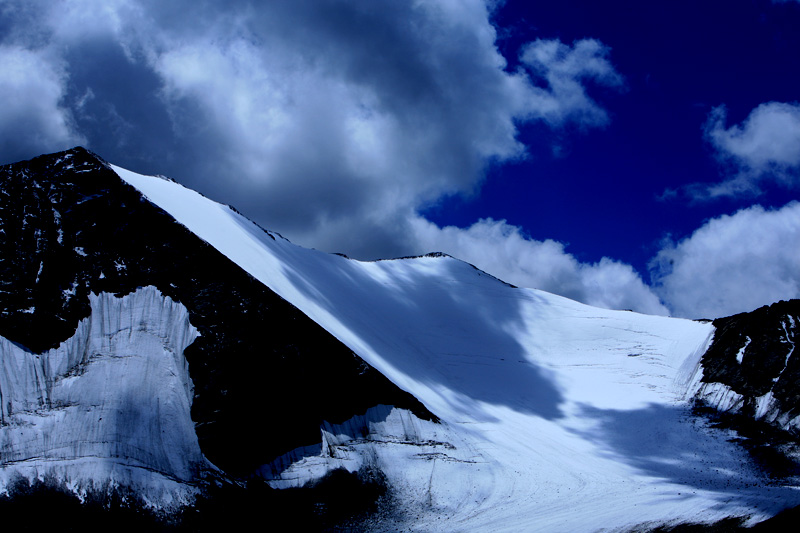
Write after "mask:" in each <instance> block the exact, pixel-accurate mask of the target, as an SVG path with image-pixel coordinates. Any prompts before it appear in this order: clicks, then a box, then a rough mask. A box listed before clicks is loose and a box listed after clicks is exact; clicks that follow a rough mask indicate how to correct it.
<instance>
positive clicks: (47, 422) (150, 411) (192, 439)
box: [0, 287, 210, 507]
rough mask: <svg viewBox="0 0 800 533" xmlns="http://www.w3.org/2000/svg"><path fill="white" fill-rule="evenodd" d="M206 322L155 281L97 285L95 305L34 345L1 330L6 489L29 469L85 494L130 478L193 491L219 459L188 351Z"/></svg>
mask: <svg viewBox="0 0 800 533" xmlns="http://www.w3.org/2000/svg"><path fill="white" fill-rule="evenodd" d="M196 336H197V330H196V329H195V328H194V327H193V326H192V325H191V324H190V323H189V318H188V314H187V311H186V308H185V307H183V306H182V305H181V304H179V303H177V302H174V301H172V300H171V299H170V298H167V297H165V296H163V295H162V294H161V293H160V292H159V291H158V290H156V289H154V288H153V287H145V288H142V289H139V290H138V291H136V292H135V293H133V294H129V295H127V296H124V297H122V298H116V297H115V296H114V295H111V294H100V295H94V294H92V295H91V315H90V316H89V318H87V319H84V320H82V321H81V322H80V323H79V325H78V328H77V331H76V332H75V335H74V336H73V337H72V338H70V339H68V340H67V341H65V342H63V343H62V344H61V345H60V346H59V347H57V348H55V349H52V350H49V351H46V352H44V353H41V354H34V353H31V352H29V351H27V350H26V349H24V348H23V347H21V346H18V345H16V344H14V343H11V342H10V341H8V340H7V339H5V338H2V337H0V399H1V401H0V403H1V404H2V405H1V410H0V415H1V418H0V490H6V489H7V485H8V484H9V483H10V482H13V481H14V480H15V478H17V477H19V476H21V477H22V478H27V479H34V478H37V479H40V480H44V479H47V480H51V481H52V480H55V481H56V482H59V483H63V484H64V485H65V486H67V487H69V488H70V489H72V490H73V491H75V492H76V493H77V494H79V495H82V496H85V495H86V493H87V492H90V491H101V492H102V491H105V490H110V489H114V488H117V487H123V488H125V489H129V490H132V491H135V492H137V493H138V494H139V495H140V496H141V497H142V498H143V499H144V500H145V501H146V502H148V503H151V504H153V505H158V506H162V507H164V506H165V507H170V506H173V505H177V504H181V503H186V502H187V501H191V499H192V497H193V495H194V494H195V493H196V489H195V488H194V483H195V482H196V481H197V479H198V475H199V473H200V470H201V469H204V468H209V467H210V465H209V463H208V462H207V461H206V460H205V458H204V457H203V455H202V453H201V452H200V448H199V446H198V443H197V436H196V435H195V432H194V424H193V422H192V420H191V417H190V408H191V403H192V398H193V386H192V381H191V379H190V378H189V372H188V365H187V363H186V359H185V358H184V356H183V351H184V349H185V348H186V347H187V346H188V345H189V344H190V343H191V342H192V341H193V340H194V339H195V337H196Z"/></svg>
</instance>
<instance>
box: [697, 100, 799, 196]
mask: <svg viewBox="0 0 800 533" xmlns="http://www.w3.org/2000/svg"><path fill="white" fill-rule="evenodd" d="M726 121H727V111H726V109H725V107H724V106H720V107H718V108H715V109H714V110H713V111H712V112H711V114H710V116H709V119H708V122H707V123H706V125H705V135H706V138H707V139H708V140H709V142H710V143H711V144H712V146H713V147H714V148H715V149H716V151H717V157H718V158H719V159H720V161H721V162H722V163H723V164H724V165H727V167H728V169H729V171H730V172H731V174H732V176H731V177H730V178H729V179H727V180H726V181H724V182H722V183H719V184H715V185H713V186H711V187H706V188H704V189H702V190H701V189H696V192H697V195H699V196H701V197H702V196H706V197H717V196H733V195H740V194H758V193H759V192H760V186H761V185H762V184H763V183H764V182H768V181H771V182H777V183H779V184H782V185H784V186H796V185H797V184H798V183H800V104H797V103H793V104H788V103H782V102H768V103H764V104H761V105H759V106H758V107H756V108H755V109H753V111H752V112H751V113H750V115H749V116H748V117H747V118H746V119H745V120H744V122H743V123H742V124H740V125H733V126H730V127H726Z"/></svg>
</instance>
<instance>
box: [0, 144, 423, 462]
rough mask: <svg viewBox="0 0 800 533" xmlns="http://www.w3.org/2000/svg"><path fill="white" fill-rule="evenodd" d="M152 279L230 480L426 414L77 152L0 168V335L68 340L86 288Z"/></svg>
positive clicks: (27, 342) (212, 447)
mask: <svg viewBox="0 0 800 533" xmlns="http://www.w3.org/2000/svg"><path fill="white" fill-rule="evenodd" d="M148 285H153V286H155V287H157V288H158V289H159V290H160V291H161V292H162V293H163V294H164V295H166V296H169V297H170V298H172V299H173V300H176V301H179V302H181V303H182V304H183V305H184V306H186V308H187V309H188V310H189V313H190V320H191V322H192V324H193V325H194V326H195V327H196V328H197V329H198V330H199V332H200V335H201V336H200V337H199V338H198V339H197V340H196V341H195V342H194V343H193V344H192V345H191V346H189V348H188V349H187V350H186V358H187V360H188V362H189V371H190V375H191V378H192V380H193V382H194V385H195V398H194V404H193V406H192V417H193V419H194V421H195V422H196V428H197V434H198V438H199V441H200V447H201V449H202V451H203V453H204V454H205V455H206V457H208V458H209V460H211V461H212V462H213V463H214V464H216V465H217V466H218V467H220V468H221V469H222V470H224V471H225V472H226V473H227V474H229V475H231V476H233V477H246V476H249V475H250V474H251V473H252V472H253V470H254V469H255V468H256V467H257V466H259V465H261V464H264V463H267V462H269V461H271V460H272V459H273V458H275V457H277V456H279V455H281V454H283V453H286V452H288V451H290V450H292V449H294V448H296V447H298V446H304V445H310V444H314V443H317V442H319V441H320V431H319V427H320V424H321V422H322V421H323V420H327V421H329V422H332V423H341V422H343V421H345V420H347V419H349V418H351V417H352V416H354V415H356V414H363V413H364V412H365V411H366V410H367V409H368V408H370V407H373V406H375V405H378V404H386V405H394V406H398V407H404V408H407V409H411V410H412V411H414V412H415V413H416V414H417V415H418V416H420V417H421V418H426V419H433V418H435V417H434V416H433V415H432V414H431V413H430V412H428V411H427V410H426V409H425V408H424V406H422V404H420V403H419V402H418V401H417V400H416V399H415V398H414V397H413V396H411V395H410V394H408V393H406V392H404V391H402V390H400V389H399V388H397V387H396V386H395V385H393V384H392V383H391V382H390V381H388V380H387V379H386V378H385V377H384V376H383V375H381V374H380V373H379V372H377V371H376V370H374V369H373V368H371V367H370V366H369V365H367V364H366V363H365V362H364V361H363V360H361V359H360V358H359V357H357V356H356V355H354V354H353V353H352V352H351V351H350V350H349V349H348V348H347V347H346V346H344V345H343V344H342V343H340V342H339V341H338V340H337V339H336V338H334V337H333V336H331V335H330V334H329V333H328V332H326V331H325V330H324V329H322V328H321V327H319V326H318V325H317V324H316V323H314V322H313V321H311V320H310V319H309V318H308V317H306V316H305V315H304V314H302V313H301V312H300V311H299V310H297V309H296V308H295V307H294V306H292V305H291V304H289V303H288V302H286V301H285V300H283V299H282V298H280V297H279V296H277V295H276V294H275V293H273V292H272V291H270V290H269V289H268V288H266V287H265V286H264V285H262V284H261V283H259V282H258V281H256V280H255V279H253V278H252V277H251V276H250V275H249V274H247V273H245V272H244V271H242V270H241V269H240V268H239V267H238V266H236V265H235V264H234V263H232V262H231V261H230V260H228V259H227V258H226V257H224V256H223V255H221V254H220V253H219V252H217V251H216V250H215V249H213V248H212V247H211V246H209V245H208V244H207V243H205V242H204V241H202V240H200V239H199V238H198V237H196V236H195V235H194V234H192V233H190V232H189V231H188V230H187V229H186V228H184V227H183V226H181V225H180V224H178V223H177V222H175V221H174V219H172V218H171V217H170V216H169V215H167V214H166V213H165V212H163V211H162V210H160V209H159V208H157V207H156V206H154V205H153V204H151V203H150V202H148V201H147V200H146V199H145V198H144V197H143V196H142V195H141V194H140V193H139V192H138V191H136V190H135V189H133V188H132V187H130V186H129V185H127V184H126V183H125V182H123V181H122V180H121V179H120V178H119V177H118V176H117V175H116V174H115V173H114V172H113V171H112V170H110V168H108V167H107V166H106V164H105V163H104V162H103V161H102V160H100V159H99V158H98V157H97V156H95V155H94V154H92V153H90V152H88V151H87V150H85V149H82V148H75V149H72V150H69V151H67V152H63V153H59V154H53V155H47V156H41V157H38V158H36V159H32V160H30V161H25V162H21V163H16V164H13V165H7V166H3V167H0V335H2V336H4V337H6V338H7V339H9V340H11V341H13V342H15V343H18V344H19V345H21V346H23V347H25V348H27V349H28V350H29V351H31V352H33V353H38V352H41V351H43V350H46V349H49V348H52V347H55V346H57V345H58V344H59V343H60V342H62V341H63V340H65V339H67V338H69V337H70V336H71V335H72V334H73V333H74V331H75V328H76V326H77V324H78V322H79V321H80V320H81V319H83V318H85V317H87V316H88V315H89V312H90V308H89V299H88V295H89V294H90V293H91V292H94V293H100V292H110V293H114V294H116V295H117V296H122V295H124V294H127V293H130V292H132V291H134V290H135V289H136V288H137V287H142V286H148Z"/></svg>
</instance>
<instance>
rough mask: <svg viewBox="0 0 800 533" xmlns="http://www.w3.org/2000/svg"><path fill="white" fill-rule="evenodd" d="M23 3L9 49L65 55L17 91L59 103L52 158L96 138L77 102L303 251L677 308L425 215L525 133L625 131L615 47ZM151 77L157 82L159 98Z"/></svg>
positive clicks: (601, 270) (321, 3) (465, 21)
mask: <svg viewBox="0 0 800 533" xmlns="http://www.w3.org/2000/svg"><path fill="white" fill-rule="evenodd" d="M5 8H7V11H8V13H11V12H13V13H12V14H13V16H14V17H16V18H17V20H18V21H19V26H17V27H15V28H12V29H13V30H14V31H11V32H9V33H8V34H7V35H6V36H5V38H4V39H5V42H9V43H11V42H13V43H15V46H17V47H26V48H27V49H28V51H24V50H22V48H19V50H22V52H23V53H27V54H33V55H30V56H29V59H28V62H29V63H31V62H32V61H33V57H34V56H35V53H34V52H31V51H30V50H33V49H34V48H36V47H38V48H36V49H41V50H47V53H48V54H50V57H52V58H55V59H57V60H59V61H60V63H54V62H53V61H48V62H44V63H42V65H43V66H38V67H35V68H28V67H26V68H25V69H23V70H25V71H26V72H27V74H26V76H39V78H40V79H39V80H37V81H36V83H35V85H36V87H37V88H38V90H39V91H44V92H45V94H34V95H33V96H36V97H35V98H33V97H31V98H26V96H25V91H24V88H25V87H24V84H23V85H19V90H17V94H18V96H19V98H20V102H19V108H20V109H29V110H30V109H31V108H32V107H35V106H40V107H41V108H40V109H38V110H36V112H34V113H30V112H29V111H26V114H27V115H29V116H36V117H40V119H39V120H40V122H39V123H37V124H38V126H35V127H32V128H30V131H33V132H35V133H37V134H38V135H40V137H39V138H40V139H41V143H40V144H41V145H40V147H39V148H37V149H38V150H39V151H55V150H58V149H61V148H63V147H65V144H64V143H65V142H66V143H67V144H74V142H75V141H74V139H77V138H78V136H77V135H76V134H75V133H74V132H73V129H71V127H70V121H69V118H70V113H69V111H68V110H67V109H66V108H64V107H59V106H63V105H64V103H63V102H64V100H65V98H64V96H65V94H66V93H67V91H68V90H72V91H73V93H72V94H71V98H69V99H68V100H69V101H70V102H71V103H72V107H73V109H72V111H73V114H74V116H76V117H78V118H79V120H80V124H81V126H82V127H84V128H85V130H84V133H85V135H86V137H87V138H88V140H89V143H90V147H92V145H91V143H92V141H93V140H94V141H95V142H101V141H103V140H105V139H106V138H107V137H108V136H109V131H111V130H109V125H110V124H111V125H115V126H113V132H116V134H117V135H119V134H120V132H123V133H124V137H125V139H124V151H123V152H121V153H122V154H124V155H125V157H130V156H131V154H132V153H136V152H137V151H138V152H141V153H139V154H137V155H136V157H139V158H141V159H153V158H158V157H161V158H163V160H164V161H172V164H173V168H175V169H177V172H173V175H174V177H175V178H177V179H179V180H181V181H182V182H184V183H185V184H186V185H188V186H191V187H195V188H199V189H201V190H202V191H203V192H205V193H206V194H208V195H210V196H212V197H214V198H216V199H219V200H222V201H225V202H229V203H233V204H235V205H237V207H240V208H241V209H242V210H243V211H244V212H246V213H247V214H248V215H249V216H252V217H254V218H256V219H257V220H258V221H259V222H260V223H262V224H263V225H265V226H266V227H269V228H271V229H275V230H277V231H280V232H282V233H283V234H285V235H286V236H287V237H289V238H291V239H292V240H294V241H295V242H298V243H299V244H303V245H306V246H314V247H317V248H321V249H325V250H329V251H342V252H345V253H348V254H349V255H352V256H355V257H368V258H376V257H385V256H397V255H406V254H414V253H424V252H428V251H436V250H443V251H445V252H448V253H451V254H453V255H455V256H457V257H461V258H463V259H465V260H467V261H470V262H472V263H474V264H476V265H477V266H479V267H480V268H483V269H485V270H487V271H488V272H491V273H493V274H495V275H497V276H499V277H501V278H503V279H506V280H507V281H509V282H512V283H515V284H518V285H526V286H535V287H539V288H542V289H545V290H550V291H553V292H558V293H561V294H565V295H566V296H569V297H572V298H575V299H579V300H581V301H584V302H587V303H591V304H595V305H600V306H604V307H617V308H634V309H637V310H641V311H644V312H651V313H663V312H664V308H663V307H661V306H660V304H659V303H658V299H657V298H655V297H654V296H653V295H652V293H650V292H649V291H648V289H647V287H646V286H645V285H644V284H643V283H642V281H641V279H640V277H639V276H638V274H636V273H635V272H634V271H633V269H632V268H631V267H630V266H628V265H624V264H621V263H617V262H614V261H611V260H609V259H603V260H602V261H600V262H599V263H597V264H594V265H584V264H580V263H579V262H578V261H577V260H576V259H575V258H574V257H573V256H571V255H570V254H568V253H566V252H565V251H564V247H563V245H561V244H559V243H556V242H554V241H544V242H539V241H534V240H531V239H528V238H526V237H523V235H522V234H521V233H520V231H519V229H518V228H514V227H512V226H509V225H507V224H505V223H503V222H494V221H490V220H484V221H480V222H478V223H476V224H475V225H473V226H472V227H471V228H468V229H466V230H460V229H457V228H444V229H439V228H437V227H436V226H435V225H433V224H430V223H428V222H427V221H426V220H424V219H422V218H420V217H419V216H418V215H417V214H416V213H417V212H418V210H419V209H420V208H421V207H423V206H426V205H429V204H430V203H432V202H435V201H437V200H438V199H439V198H441V197H442V196H444V195H452V194H470V193H472V192H474V191H475V190H476V189H477V188H478V187H479V186H480V184H481V181H482V180H483V179H484V171H485V169H486V167H487V165H489V164H491V163H492V162H496V161H505V160H509V159H513V158H518V157H524V156H525V146H523V145H522V144H521V143H520V142H519V141H518V139H517V135H518V127H519V125H520V124H522V123H525V122H529V121H543V122H545V123H546V124H548V125H549V126H551V127H552V128H555V129H558V128H561V127H564V126H566V125H577V126H579V128H590V127H601V126H603V125H605V124H606V123H607V122H608V115H607V113H606V111H605V110H604V109H603V108H602V107H601V105H600V104H598V103H597V101H596V100H594V99H593V98H591V97H590V96H589V93H588V92H587V87H588V86H590V85H594V86H597V87H608V88H612V89H614V90H618V89H620V88H622V86H623V81H622V78H621V76H620V75H619V74H618V73H617V72H616V71H615V70H614V67H613V66H612V64H611V62H610V60H609V50H608V49H607V48H606V47H605V46H603V45H602V44H601V43H600V42H598V41H596V40H591V39H584V40H580V41H576V42H575V43H572V44H571V45H568V44H564V43H562V42H560V41H558V40H538V41H535V42H533V43H530V44H528V45H527V46H525V47H524V48H523V50H522V52H521V56H520V65H521V66H520V68H519V69H517V70H516V71H513V72H512V71H510V70H509V69H508V68H507V64H506V60H505V58H504V57H503V56H502V55H501V54H500V53H499V52H498V50H497V48H496V46H495V39H496V31H495V28H494V27H493V26H492V24H491V22H490V7H488V6H487V2H484V1H483V0H462V1H442V2H416V1H405V2H360V1H338V0H337V1H332V0H315V1H310V0H297V1H294V2H259V3H253V2H237V3H225V4H223V3H215V2H202V1H201V2H197V1H194V0H193V1H191V2H189V1H175V2H169V3H164V2H154V1H148V0H141V1H137V0H113V1H111V2H105V1H101V0H76V1H75V2H58V3H53V2H41V1H39V2H34V3H28V2H24V1H9V2H8V3H6V4H5ZM14 17H11V18H14ZM0 38H1V37H0ZM115 51H116V52H115ZM120 51H121V52H120ZM114 54H116V55H114ZM115 62H116V63H115ZM54 64H60V65H62V68H61V69H53V67H52V65H54ZM48 65H50V66H48ZM95 65H96V67H95ZM48 69H49V70H48ZM93 69H94V70H93ZM109 72H112V73H113V74H114V76H117V77H116V78H113V79H112V77H110V76H109ZM68 74H72V75H73V78H72V80H71V82H70V84H69V85H68V84H67V80H68V78H67V75H68ZM149 78H153V79H155V80H157V86H156V87H155V88H154V89H152V90H153V93H154V94H153V97H152V98H150V99H147V98H144V97H143V96H142V95H141V88H142V87H148V85H147V80H148V79H149ZM142 80H145V81H142ZM131 102H136V104H137V106H139V107H134V106H132V105H131ZM26 106H27V107H26ZM142 106H149V107H142ZM156 106H158V109H155V107H156ZM159 113H162V114H163V115H164V116H166V117H167V120H170V121H171V126H172V130H171V131H166V130H169V128H166V129H165V128H163V123H162V122H159V121H158V116H159V115H158V114H159ZM1 117H2V116H1V115H0V120H2V118H1ZM111 119H113V120H111ZM3 124H4V125H6V124H8V122H7V121H3ZM3 127H5V126H3ZM8 127H11V126H8ZM0 133H2V138H3V139H7V138H9V137H11V135H10V133H9V130H5V131H3V130H0ZM70 139H73V140H72V141H70ZM122 141H123V140H122V139H120V140H118V142H117V148H118V149H120V147H121V146H122V144H123V142H122ZM176 147H178V148H181V150H176V149H175V148H176ZM153 149H155V150H159V149H160V150H162V152H161V153H156V154H152V153H148V151H149V150H153ZM103 156H104V157H106V158H107V159H109V160H115V154H114V153H105V152H103ZM115 162H118V163H119V162H121V161H115ZM133 170H137V169H136V168H134V169H133ZM156 171H158V172H168V170H167V169H162V168H161V167H159V168H157V169H156Z"/></svg>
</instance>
